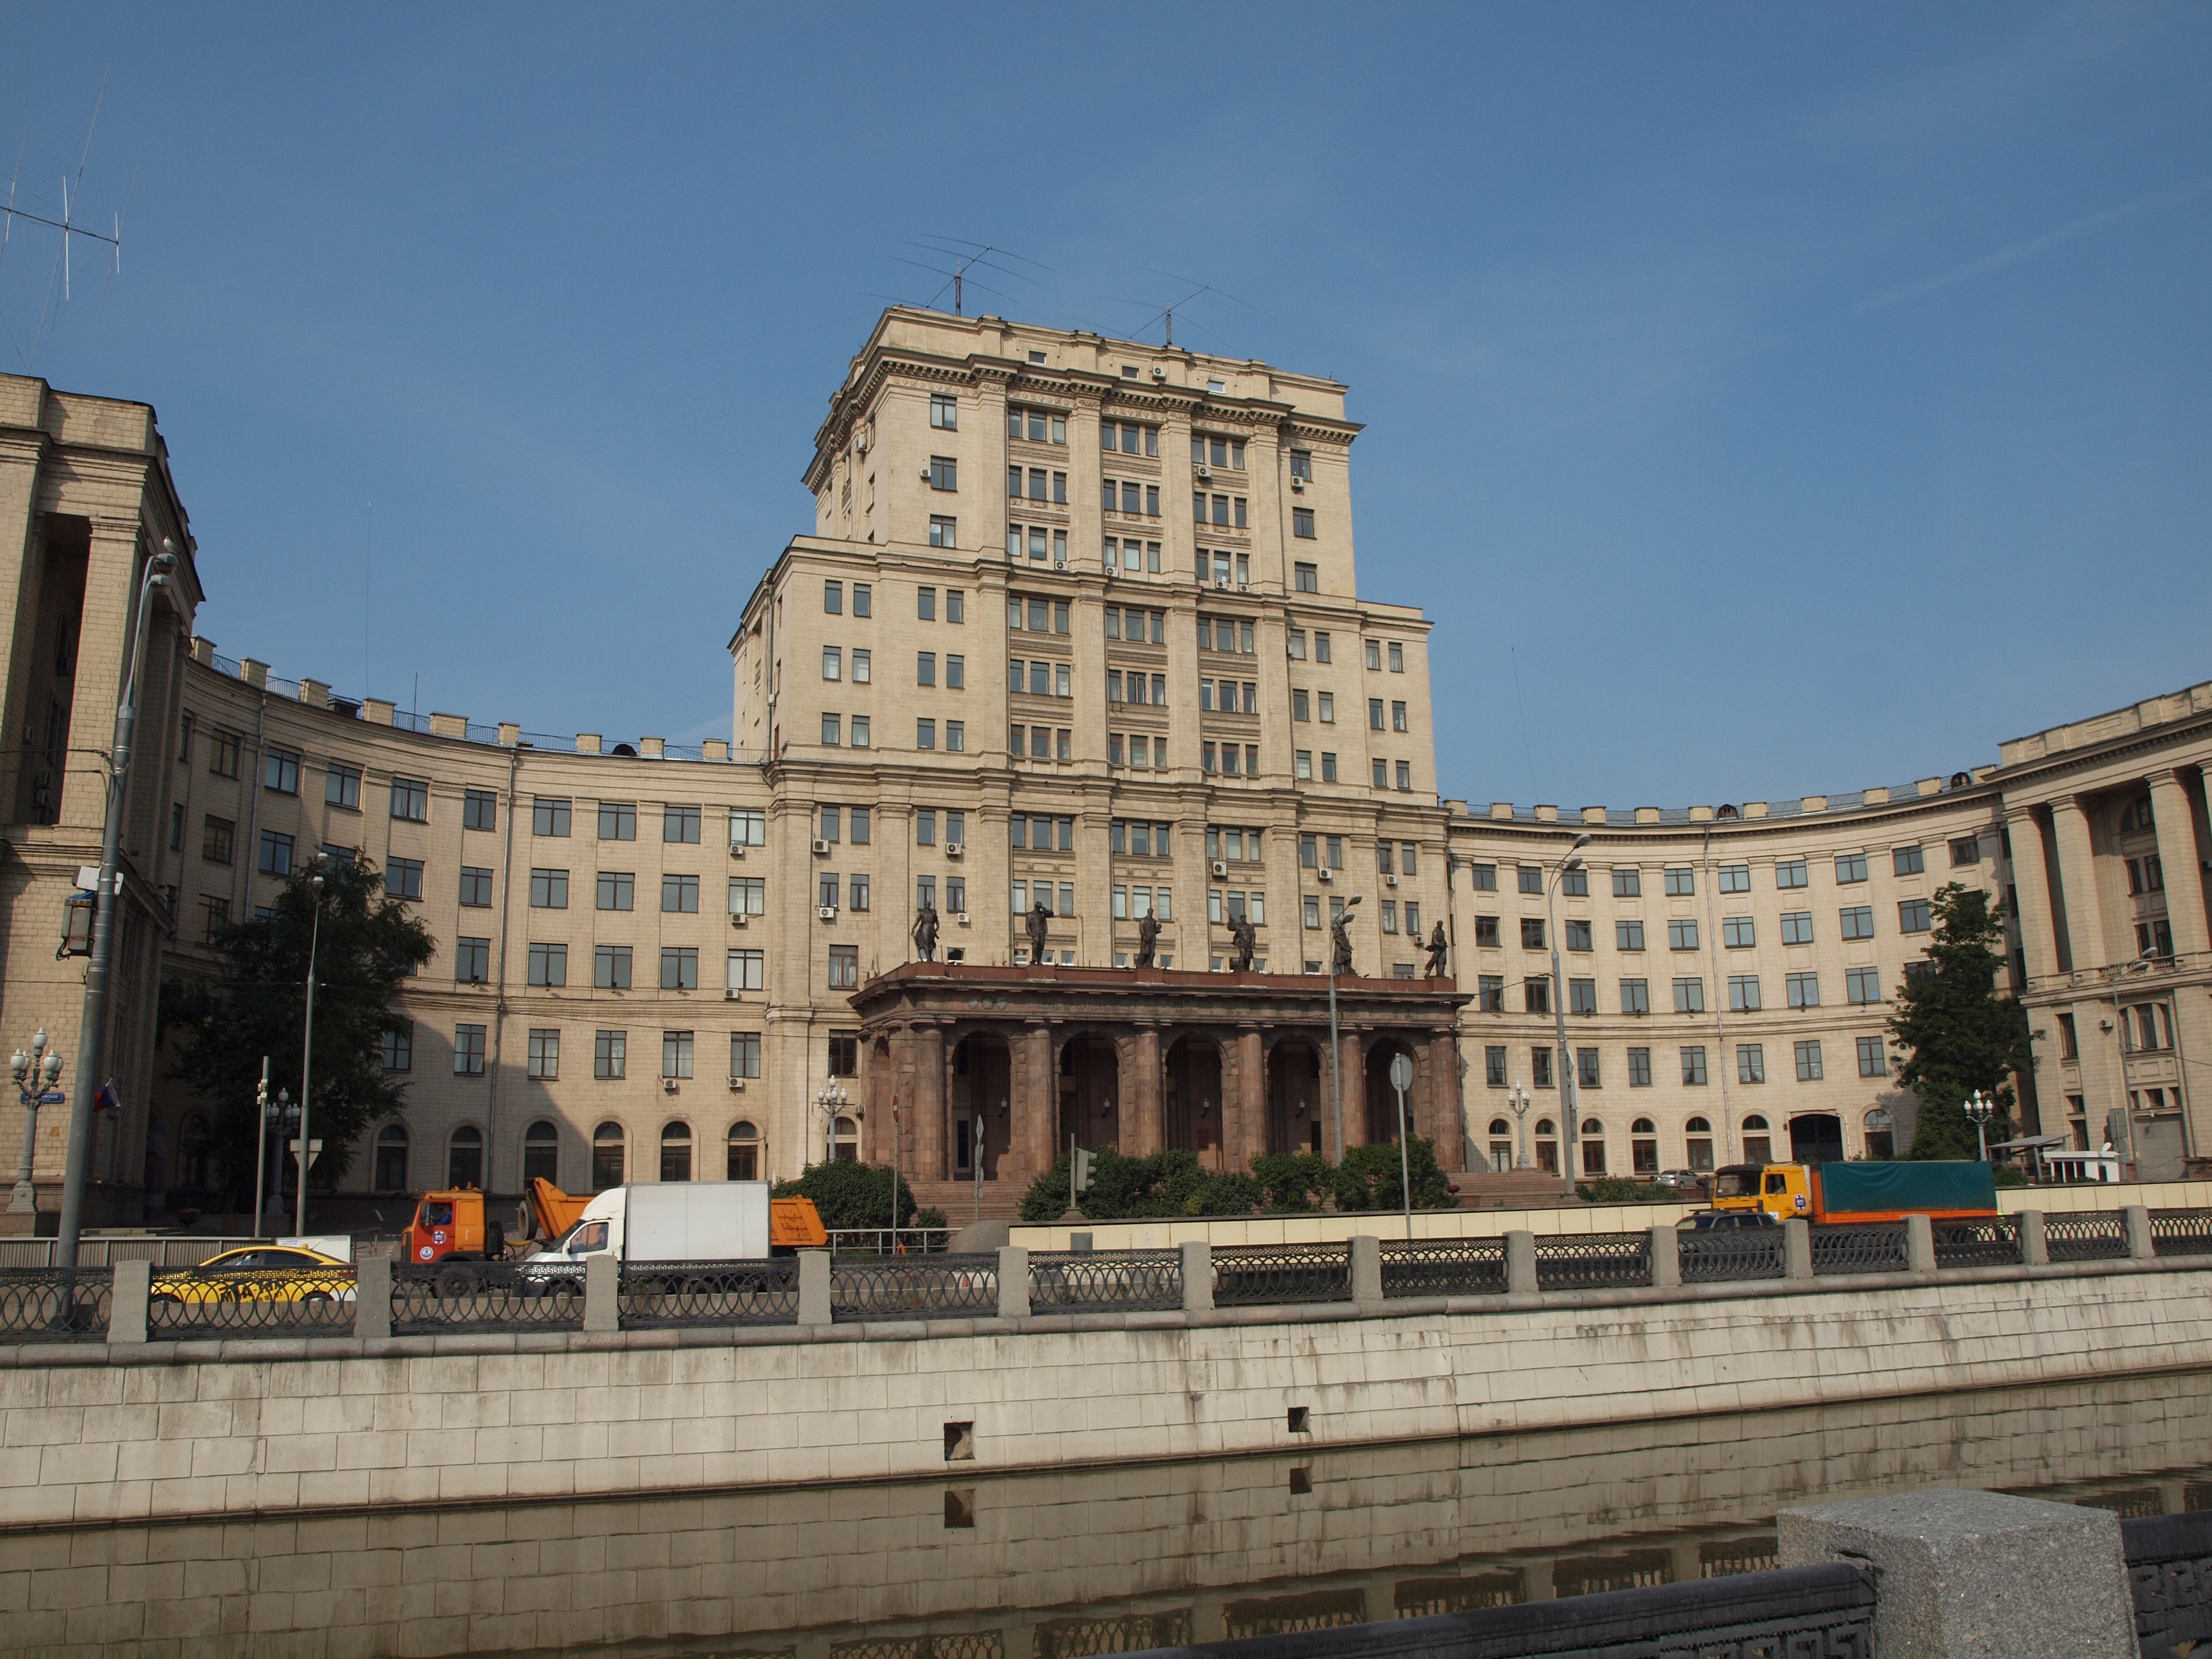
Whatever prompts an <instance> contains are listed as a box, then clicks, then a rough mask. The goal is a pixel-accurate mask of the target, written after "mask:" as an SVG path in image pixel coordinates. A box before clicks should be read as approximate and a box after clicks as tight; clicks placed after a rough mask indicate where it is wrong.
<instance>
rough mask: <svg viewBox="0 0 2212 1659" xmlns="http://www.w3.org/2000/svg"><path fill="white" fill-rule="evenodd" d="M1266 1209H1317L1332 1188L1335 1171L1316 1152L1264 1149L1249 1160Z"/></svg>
mask: <svg viewBox="0 0 2212 1659" xmlns="http://www.w3.org/2000/svg"><path fill="white" fill-rule="evenodd" d="M1252 1178H1253V1179H1254V1180H1255V1181H1256V1182H1259V1183H1260V1191H1261V1203H1262V1205H1263V1206H1264V1207H1266V1208H1267V1210H1269V1211H1270V1212H1279V1213H1289V1214H1295V1213H1297V1212H1300V1211H1306V1210H1318V1209H1320V1208H1321V1207H1322V1200H1324V1199H1326V1198H1327V1197H1328V1195H1329V1194H1330V1193H1331V1192H1332V1191H1334V1188H1335V1171H1334V1169H1333V1168H1332V1167H1331V1166H1330V1164H1329V1161H1328V1159H1327V1158H1323V1157H1322V1155H1321V1154H1320V1153H1319V1152H1266V1153H1263V1154H1261V1156H1260V1157H1258V1158H1254V1159H1253V1160H1252Z"/></svg>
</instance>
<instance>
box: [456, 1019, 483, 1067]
mask: <svg viewBox="0 0 2212 1659" xmlns="http://www.w3.org/2000/svg"><path fill="white" fill-rule="evenodd" d="M484 1029H485V1028H484V1027H483V1026H481V1025H456V1026H455V1027H454V1028H453V1075H454V1076H455V1077H482V1076H483V1069H484Z"/></svg>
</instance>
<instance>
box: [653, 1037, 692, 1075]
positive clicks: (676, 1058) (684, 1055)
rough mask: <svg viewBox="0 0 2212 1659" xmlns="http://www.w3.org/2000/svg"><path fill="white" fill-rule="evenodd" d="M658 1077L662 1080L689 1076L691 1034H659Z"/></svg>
mask: <svg viewBox="0 0 2212 1659" xmlns="http://www.w3.org/2000/svg"><path fill="white" fill-rule="evenodd" d="M660 1075H661V1076H663V1077H664V1078H688V1077H690V1075H691V1033H690V1032H689V1031H663V1032H662V1033H661V1034H660Z"/></svg>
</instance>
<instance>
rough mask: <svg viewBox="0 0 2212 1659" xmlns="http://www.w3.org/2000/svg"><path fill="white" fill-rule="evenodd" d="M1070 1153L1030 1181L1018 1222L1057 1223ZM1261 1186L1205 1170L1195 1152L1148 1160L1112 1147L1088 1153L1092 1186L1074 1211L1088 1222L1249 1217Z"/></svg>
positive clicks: (1170, 1152)
mask: <svg viewBox="0 0 2212 1659" xmlns="http://www.w3.org/2000/svg"><path fill="white" fill-rule="evenodd" d="M1067 1166H1068V1155H1067V1154H1066V1152H1062V1153H1061V1154H1060V1156H1059V1158H1056V1159H1054V1162H1053V1166H1052V1168H1051V1169H1049V1170H1046V1171H1045V1172H1044V1174H1042V1175H1041V1176H1038V1177H1037V1178H1036V1180H1035V1181H1033V1182H1030V1189H1029V1191H1028V1192H1027V1193H1026V1194H1024V1195H1023V1198H1022V1219H1023V1220H1024V1221H1027V1222H1032V1223H1036V1222H1049V1221H1057V1220H1058V1219H1060V1217H1061V1216H1063V1215H1065V1214H1066V1212H1067ZM1260 1200H1261V1191H1260V1183H1259V1182H1256V1181H1255V1180H1254V1179H1253V1178H1252V1177H1251V1176H1248V1175H1231V1174H1227V1173H1225V1172H1224V1171H1221V1170H1209V1169H1207V1168H1206V1166H1205V1165H1204V1164H1201V1163H1200V1161H1199V1158H1198V1155H1197V1154H1196V1153H1195V1152H1184V1151H1182V1150H1181V1149H1180V1148H1170V1149H1169V1150H1167V1151H1164V1152H1154V1153H1152V1154H1151V1155H1150V1156H1149V1157H1146V1158H1124V1157H1123V1156H1122V1155H1121V1153H1119V1152H1115V1150H1114V1149H1113V1148H1112V1147H1110V1146H1100V1147H1096V1148H1094V1149H1092V1151H1091V1188H1090V1190H1089V1191H1087V1192H1085V1193H1083V1194H1079V1196H1078V1198H1077V1200H1076V1208H1077V1210H1078V1211H1079V1212H1080V1213H1082V1214H1083V1215H1084V1216H1085V1217H1087V1218H1090V1219H1091V1220H1092V1221H1136V1220H1169V1219H1174V1218H1180V1217H1198V1216H1237V1215H1249V1214H1251V1213H1252V1212H1253V1211H1254V1210H1255V1209H1256V1208H1258V1207H1259V1204H1260Z"/></svg>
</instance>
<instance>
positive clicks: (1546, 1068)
mask: <svg viewBox="0 0 2212 1659" xmlns="http://www.w3.org/2000/svg"><path fill="white" fill-rule="evenodd" d="M1528 1080H1529V1082H1530V1084H1531V1085H1533V1086H1534V1087H1536V1088H1539V1089H1548V1088H1550V1087H1551V1086H1552V1051H1551V1050H1550V1049H1549V1048H1531V1049H1529V1050H1528ZM1548 1127H1551V1126H1550V1125H1549V1124H1545V1123H1539V1124H1538V1125H1537V1126H1536V1133H1538V1134H1541V1133H1544V1131H1545V1130H1546V1129H1547V1128H1548Z"/></svg>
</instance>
